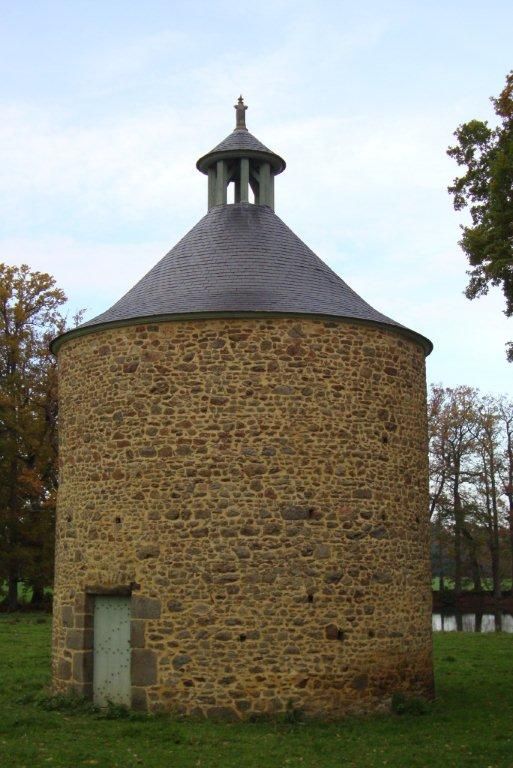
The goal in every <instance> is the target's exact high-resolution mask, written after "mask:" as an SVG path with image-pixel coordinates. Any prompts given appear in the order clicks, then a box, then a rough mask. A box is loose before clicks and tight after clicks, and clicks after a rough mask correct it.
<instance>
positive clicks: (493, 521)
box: [474, 397, 503, 598]
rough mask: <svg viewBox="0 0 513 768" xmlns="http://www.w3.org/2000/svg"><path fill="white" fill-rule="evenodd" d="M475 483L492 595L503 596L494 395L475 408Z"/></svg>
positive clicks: (498, 435) (498, 438)
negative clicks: (486, 543) (490, 571)
mask: <svg viewBox="0 0 513 768" xmlns="http://www.w3.org/2000/svg"><path fill="white" fill-rule="evenodd" d="M474 424H475V426H474V429H475V431H474V435H475V453H476V460H477V461H476V482H475V490H476V492H477V499H478V500H479V502H480V503H478V508H479V512H480V513H481V516H482V522H483V524H484V527H485V530H486V532H487V540H488V547H489V550H490V563H491V570H492V583H493V594H494V597H495V598H500V596H501V570H500V552H501V546H500V531H501V519H500V517H501V515H500V512H501V507H502V499H501V495H502V492H503V489H502V487H501V483H500V474H499V472H500V470H501V468H502V467H501V459H502V456H501V437H502V435H501V423H500V418H499V410H498V406H497V402H496V400H495V399H494V398H492V397H481V398H480V399H479V402H478V404H477V407H476V415H475V422H474Z"/></svg>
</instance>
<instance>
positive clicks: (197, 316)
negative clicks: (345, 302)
mask: <svg viewBox="0 0 513 768" xmlns="http://www.w3.org/2000/svg"><path fill="white" fill-rule="evenodd" d="M259 317H298V318H303V317H310V318H317V319H322V320H330V321H335V322H340V323H355V324H356V325H372V326H374V327H378V328H381V329H382V330H385V331H389V332H392V333H394V334H399V335H400V336H405V337H406V338H408V339H410V340H412V341H415V342H416V343H417V344H420V346H421V347H422V348H423V349H424V353H425V356H426V357H427V356H428V355H430V354H431V352H432V351H433V344H432V342H431V341H430V340H429V339H428V338H427V337H426V336H423V335H422V334H420V333H417V331H412V330H411V329H410V328H406V327H404V326H402V325H392V324H391V323H382V322H379V321H378V320H367V319H363V318H358V317H346V316H343V315H330V314H322V313H317V312H265V311H254V312H240V311H239V312H237V311H235V312H230V311H224V312H189V313H175V314H173V313H172V314H162V315H145V316H141V317H128V318H123V319H121V320H109V321H107V322H104V323H98V324H96V325H83V326H80V327H78V328H73V329H72V330H71V331H66V333H62V334H61V335H60V336H56V338H55V339H52V341H51V342H50V351H51V352H52V353H53V354H54V355H56V354H57V353H58V351H59V349H60V348H61V346H62V345H63V344H64V343H65V342H67V341H71V340H72V339H76V338H78V337H80V336H86V335H89V334H91V333H99V332H101V331H107V330H110V329H111V328H122V327H126V326H130V325H143V324H147V323H163V322H181V321H187V320H212V319H227V318H252V319H254V318H259Z"/></svg>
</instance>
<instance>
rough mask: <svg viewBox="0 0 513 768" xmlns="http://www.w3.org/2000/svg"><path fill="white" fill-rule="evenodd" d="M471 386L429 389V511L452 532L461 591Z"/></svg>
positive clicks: (472, 440)
mask: <svg viewBox="0 0 513 768" xmlns="http://www.w3.org/2000/svg"><path fill="white" fill-rule="evenodd" d="M476 396H477V392H476V390H474V389H472V388H471V387H464V386H461V387H455V388H453V389H452V388H450V387H445V388H444V387H432V388H431V393H430V398H429V408H428V415H429V438H430V440H429V450H430V477H431V506H432V512H433V513H436V515H437V516H438V517H440V516H441V517H443V518H444V519H445V520H447V518H448V517H449V516H450V520H451V525H452V528H453V531H454V589H455V593H456V594H457V595H460V594H461V592H462V589H463V555H464V546H465V522H466V509H467V504H466V499H465V490H466V487H467V486H468V484H469V482H470V481H471V480H472V478H473V469H472V465H471V460H472V457H473V452H474V448H475V437H474V425H475V402H476Z"/></svg>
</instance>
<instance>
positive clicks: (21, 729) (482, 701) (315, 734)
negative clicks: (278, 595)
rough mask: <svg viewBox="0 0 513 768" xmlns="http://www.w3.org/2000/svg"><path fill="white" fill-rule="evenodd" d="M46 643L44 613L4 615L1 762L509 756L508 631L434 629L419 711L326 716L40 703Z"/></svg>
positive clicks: (483, 767)
mask: <svg viewBox="0 0 513 768" xmlns="http://www.w3.org/2000/svg"><path fill="white" fill-rule="evenodd" d="M49 645H50V618H49V617H46V616H44V617H43V616H41V615H36V614H24V615H23V614H20V615H15V616H12V615H11V616H9V615H5V614H4V615H2V616H0V766H1V768H10V767H11V766H16V768H21V766H26V767H27V768H39V766H55V767H57V766H60V767H65V768H78V767H79V766H91V765H96V766H99V768H114V766H119V768H132V767H135V766H145V768H182V766H183V767H184V768H186V767H188V766H203V767H204V768H218V767H219V768H221V766H222V768H256V767H257V766H258V768H274V767H275V766H280V767H281V766H284V768H285V767H286V768H295V767H296V766H297V767H298V768H309V767H311V768H314V767H315V768H332V767H333V768H335V766H336V768H354V767H358V768H373V767H374V766H391V767H393V768H401V767H402V766H404V767H405V768H406V767H407V768H413V767H414V766H426V768H428V767H429V768H437V766H440V768H442V767H443V768H450V767H452V766H457V767H458V768H459V767H460V766H461V768H471V767H472V766H475V768H512V767H513V729H512V723H513V635H507V634H497V635H493V634H492V635H484V634H483V635H480V634H475V635H473V634H466V635H464V634H446V635H435V648H436V679H437V694H438V698H437V700H436V702H435V703H433V704H432V705H430V706H429V708H428V711H427V713H425V714H421V715H410V714H405V715H400V716H399V715H390V716H386V717H385V716H380V717H369V718H351V719H348V720H345V721H343V722H339V723H331V724H326V725H324V724H322V723H313V722H299V723H287V722H284V721H281V722H276V723H272V722H256V723H236V724H217V723H211V722H204V721H201V722H198V721H187V720H172V719H170V718H168V717H144V716H143V715H137V716H136V715H134V716H132V718H133V719H132V718H130V717H125V718H123V717H118V718H117V719H116V718H115V719H106V718H105V717H103V718H102V717H100V716H98V714H94V713H88V712H86V711H84V710H81V709H80V708H76V709H73V708H65V707H64V708H61V709H48V708H45V707H44V706H42V704H41V701H39V698H38V697H40V696H41V692H42V690H43V689H44V687H45V686H46V685H47V684H48V681H49ZM46 706H47V705H46Z"/></svg>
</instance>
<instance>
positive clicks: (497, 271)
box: [447, 71, 513, 361]
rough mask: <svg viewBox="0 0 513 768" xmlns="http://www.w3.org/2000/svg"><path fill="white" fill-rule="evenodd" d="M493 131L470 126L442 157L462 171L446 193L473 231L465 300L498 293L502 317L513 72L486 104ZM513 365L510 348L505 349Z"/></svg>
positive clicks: (511, 252) (510, 214) (507, 293)
mask: <svg viewBox="0 0 513 768" xmlns="http://www.w3.org/2000/svg"><path fill="white" fill-rule="evenodd" d="M491 101H492V103H493V105H494V109H495V114H496V115H497V118H498V125H497V126H496V127H495V128H490V127H489V126H488V123H487V122H486V121H481V120H470V121H469V122H468V123H464V124H463V125H460V126H459V127H458V128H457V130H456V131H455V133H454V135H455V136H456V139H457V144H456V145H455V146H453V147H449V149H448V150H447V154H448V155H449V156H450V157H453V158H454V159H455V160H456V162H457V163H458V165H459V166H463V167H464V168H466V172H465V173H464V174H463V176H460V177H459V178H456V179H454V182H453V184H452V185H451V186H450V187H449V188H448V189H449V192H450V193H451V194H452V195H453V202H454V207H455V209H456V210H457V211H459V210H461V209H462V208H465V207H467V206H468V207H469V210H470V216H471V219H472V226H463V227H462V230H463V236H462V239H461V240H460V245H461V247H462V249H463V251H464V252H465V254H466V255H467V258H468V262H469V264H470V267H471V269H470V270H469V271H468V275H469V278H470V279H469V284H468V286H467V289H466V296H467V297H468V298H469V299H474V298H476V297H477V296H482V295H483V294H486V293H487V292H488V288H489V286H490V285H494V286H500V287H501V288H502V291H503V294H504V297H505V300H506V309H505V314H506V315H507V316H508V317H511V315H513V194H512V190H513V71H512V72H510V73H509V74H508V75H507V78H506V85H505V87H504V89H503V90H502V92H501V94H500V95H499V97H498V98H492V99H491ZM508 359H509V360H510V361H511V360H513V343H510V344H509V345H508Z"/></svg>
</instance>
